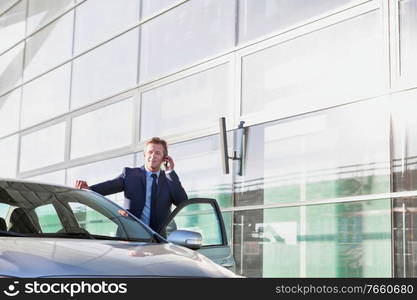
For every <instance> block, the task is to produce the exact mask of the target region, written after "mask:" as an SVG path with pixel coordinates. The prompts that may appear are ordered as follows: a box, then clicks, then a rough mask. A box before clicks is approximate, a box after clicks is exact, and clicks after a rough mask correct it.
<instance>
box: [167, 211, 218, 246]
mask: <svg viewBox="0 0 417 300" xmlns="http://www.w3.org/2000/svg"><path fill="white" fill-rule="evenodd" d="M219 224H220V223H219V220H218V218H217V214H216V212H215V210H214V207H213V206H212V205H211V204H209V203H196V204H190V205H187V206H186V207H184V208H183V209H182V210H181V211H180V212H179V213H178V214H177V215H176V216H175V217H174V218H173V219H172V221H171V222H170V223H169V224H168V226H167V234H168V235H169V233H170V232H172V231H174V230H178V229H181V230H190V231H195V232H199V233H200V234H201V235H202V237H203V243H202V246H213V245H221V244H222V242H223V239H222V234H221V229H220V226H219Z"/></svg>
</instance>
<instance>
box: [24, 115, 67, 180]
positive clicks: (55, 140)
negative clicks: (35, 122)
mask: <svg viewBox="0 0 417 300" xmlns="http://www.w3.org/2000/svg"><path fill="white" fill-rule="evenodd" d="M64 151H65V122H62V123H58V124H56V125H52V126H50V127H47V128H44V129H41V130H38V131H35V132H32V133H29V134H26V135H23V136H22V138H21V145H20V172H24V171H28V170H31V169H36V168H40V167H44V166H47V165H52V164H55V163H59V162H62V161H64Z"/></svg>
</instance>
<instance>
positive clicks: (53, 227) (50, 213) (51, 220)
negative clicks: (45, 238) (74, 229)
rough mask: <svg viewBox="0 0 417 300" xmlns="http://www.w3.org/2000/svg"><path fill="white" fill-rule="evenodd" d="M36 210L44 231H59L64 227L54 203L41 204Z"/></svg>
mask: <svg viewBox="0 0 417 300" xmlns="http://www.w3.org/2000/svg"><path fill="white" fill-rule="evenodd" d="M35 212H36V215H37V216H38V219H39V224H40V225H41V229H42V232H45V233H51V232H57V231H59V230H61V229H62V228H63V227H62V223H61V221H60V220H59V217H58V215H57V212H56V210H55V208H54V206H53V205H52V204H48V205H43V206H39V207H37V208H36V209H35Z"/></svg>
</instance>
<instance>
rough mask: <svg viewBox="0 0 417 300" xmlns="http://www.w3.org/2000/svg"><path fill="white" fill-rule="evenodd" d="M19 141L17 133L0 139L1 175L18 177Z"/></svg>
mask: <svg viewBox="0 0 417 300" xmlns="http://www.w3.org/2000/svg"><path fill="white" fill-rule="evenodd" d="M18 142H19V139H18V136H17V135H13V136H10V137H7V138H5V139H0V157H1V159H0V177H3V178H15V177H16V168H17V152H18V151H17V150H18V145H17V144H18Z"/></svg>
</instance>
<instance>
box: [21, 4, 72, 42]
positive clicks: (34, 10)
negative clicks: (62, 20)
mask: <svg viewBox="0 0 417 300" xmlns="http://www.w3.org/2000/svg"><path fill="white" fill-rule="evenodd" d="M73 4H74V1H73V0H30V1H29V8H28V34H30V33H32V32H33V31H35V30H36V29H38V28H40V27H41V26H43V25H45V24H46V23H47V22H48V21H50V20H51V19H52V18H54V17H55V16H57V15H58V14H59V13H60V12H63V11H64V10H65V9H67V8H69V7H71V6H72V5H73Z"/></svg>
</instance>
